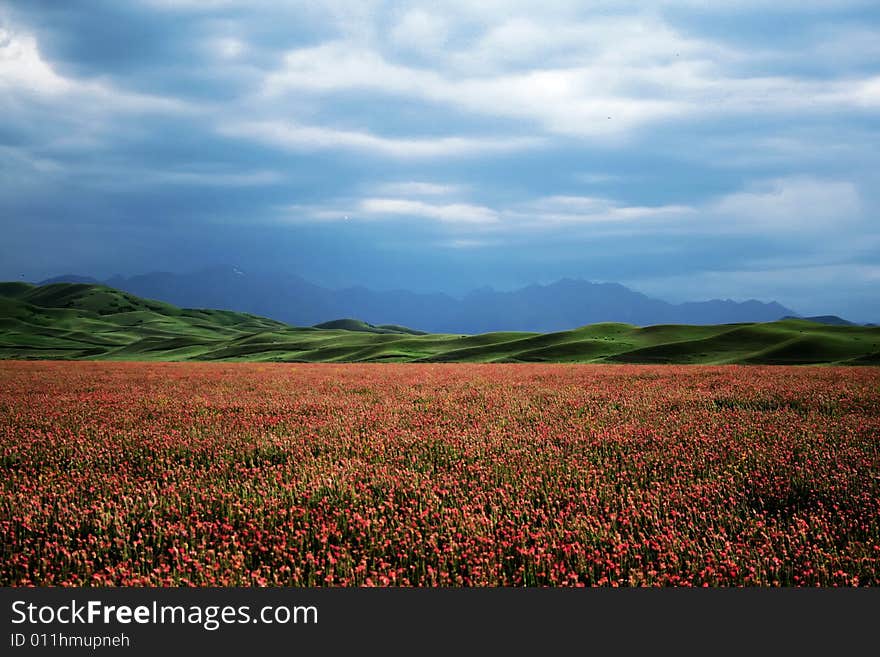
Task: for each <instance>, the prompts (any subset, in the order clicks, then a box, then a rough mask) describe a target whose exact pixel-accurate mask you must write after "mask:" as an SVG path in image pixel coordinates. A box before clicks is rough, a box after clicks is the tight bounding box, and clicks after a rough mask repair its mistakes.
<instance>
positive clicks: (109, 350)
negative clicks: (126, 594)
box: [0, 282, 880, 365]
mask: <svg viewBox="0 0 880 657" xmlns="http://www.w3.org/2000/svg"><path fill="white" fill-rule="evenodd" d="M0 358H5V359H32V358H41V359H45V358H60V359H103V360H249V361H285V362H325V361H330V362H390V361H397V362H567V363H586V362H590V363H692V364H721V363H743V364H759V363H760V364H789V365H791V364H828V363H836V364H852V365H880V328H869V327H860V326H832V325H827V324H819V323H815V322H809V321H805V320H802V319H790V320H784V321H777V322H769V323H732V324H718V325H700V326H691V325H681V324H657V325H652V326H648V327H637V326H633V325H631V324H626V323H620V322H605V323H595V324H588V325H584V326H580V327H577V328H573V329H569V330H565V331H554V332H543V333H542V332H530V331H497V332H490V333H480V334H460V333H451V334H450V333H433V334H428V333H423V332H421V331H416V330H413V329H408V328H406V327H403V326H395V325H378V326H377V325H372V324H369V323H367V322H363V321H361V320H352V319H346V320H333V321H331V322H325V323H324V324H322V325H318V326H307V327H298V326H291V325H288V324H284V323H283V322H278V321H275V320H271V319H267V318H265V317H259V316H256V315H252V314H248V313H237V312H232V311H227V310H213V309H193V308H179V307H177V306H173V305H171V304H167V303H163V302H160V301H155V300H150V299H142V298H139V297H136V296H134V295H132V294H129V293H126V292H123V291H120V290H116V289H113V288H110V287H107V286H105V285H93V284H87V283H52V284H49V285H45V286H35V285H31V284H26V283H19V282H12V283H0Z"/></svg>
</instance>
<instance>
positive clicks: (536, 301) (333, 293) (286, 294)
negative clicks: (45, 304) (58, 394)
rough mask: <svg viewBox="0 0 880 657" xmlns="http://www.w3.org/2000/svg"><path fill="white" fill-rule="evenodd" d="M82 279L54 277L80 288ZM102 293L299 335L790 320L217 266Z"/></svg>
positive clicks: (758, 307)
mask: <svg viewBox="0 0 880 657" xmlns="http://www.w3.org/2000/svg"><path fill="white" fill-rule="evenodd" d="M86 278H88V277H84V276H69V277H64V276H62V277H56V278H54V279H51V280H52V281H53V282H59V281H63V280H70V281H77V282H78V281H83V280H84V279H86ZM104 284H106V285H109V286H110V287H114V288H118V289H120V290H124V291H126V292H130V293H132V294H136V295H138V296H140V297H145V298H149V299H157V300H160V301H165V302H167V303H172V304H174V305H177V306H182V307H188V308H217V309H223V310H236V311H240V312H248V313H253V314H255V315H260V316H263V317H269V318H272V319H276V320H280V321H283V322H287V323H290V324H295V325H299V326H311V325H313V324H318V323H321V322H326V321H330V320H334V319H338V318H342V317H356V318H358V319H360V320H363V321H365V322H369V323H371V324H375V325H381V324H397V325H404V326H410V327H413V328H417V329H421V330H425V331H432V332H449V333H483V332H487V331H500V330H507V331H542V332H546V331H560V330H565V329H570V328H573V327H576V326H582V325H584V324H593V323H596V322H626V323H628V324H635V325H638V326H647V325H651V324H724V323H735V322H769V321H775V320H778V319H780V318H781V317H784V316H787V315H791V316H793V315H796V314H797V313H795V312H794V311H792V310H791V309H789V308H786V307H784V306H782V305H780V304H778V303H776V302H770V303H764V302H761V301H755V300H750V301H745V302H736V301H731V300H721V299H713V300H711V301H699V302H689V303H682V304H672V303H668V302H666V301H661V300H659V299H654V298H651V297H648V296H646V295H644V294H641V293H639V292H635V291H633V290H631V289H629V288H627V287H624V286H623V285H620V284H617V283H591V282H588V281H584V280H573V279H563V280H560V281H557V282H555V283H551V284H550V285H530V286H528V287H524V288H521V289H518V290H514V291H510V292H499V291H496V290H493V289H491V288H485V287H484V288H481V289H478V290H474V291H473V292H471V293H469V294H467V295H466V296H465V297H464V298H461V299H458V298H454V297H452V296H450V295H447V294H427V293H417V292H409V291H406V290H393V291H377V290H370V289H367V288H364V287H351V288H345V289H338V290H334V289H328V288H324V287H321V286H319V285H315V284H314V283H310V282H309V281H307V280H305V279H303V278H300V277H299V276H294V275H289V274H283V275H282V274H271V275H270V274H253V273H249V272H244V271H241V270H240V269H238V268H236V267H233V266H217V267H210V268H208V269H202V270H199V271H196V272H191V273H186V274H174V273H167V272H156V273H150V274H142V275H138V276H130V277H123V276H114V277H113V278H110V279H108V280H106V281H104Z"/></svg>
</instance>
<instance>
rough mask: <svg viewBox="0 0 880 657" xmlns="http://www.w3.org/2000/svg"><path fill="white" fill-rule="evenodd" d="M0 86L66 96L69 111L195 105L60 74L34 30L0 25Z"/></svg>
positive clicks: (28, 94)
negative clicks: (42, 49) (12, 29)
mask: <svg viewBox="0 0 880 657" xmlns="http://www.w3.org/2000/svg"><path fill="white" fill-rule="evenodd" d="M0 90H2V91H3V93H4V94H6V95H7V99H6V102H9V96H11V95H18V96H21V97H23V98H25V99H30V98H36V99H38V100H52V101H55V102H57V101H58V100H59V99H61V98H64V99H65V100H66V101H67V102H68V103H69V105H68V107H67V109H68V111H73V112H81V111H83V109H85V110H86V111H88V112H92V113H107V112H112V111H122V112H159V113H168V112H171V113H178V112H187V111H191V110H192V109H193V108H192V106H191V105H190V104H189V103H187V102H185V101H181V100H179V99H177V98H167V97H162V96H156V95H151V94H142V93H137V92H129V91H124V90H121V89H118V88H116V87H114V86H113V85H111V84H109V83H107V82H105V81H102V80H100V79H87V80H82V79H76V78H70V77H65V76H62V75H60V74H59V73H58V72H57V71H56V70H55V69H54V68H53V67H52V66H50V65H49V63H48V62H46V60H45V59H44V58H43V57H42V55H41V53H40V50H39V47H38V44H37V40H36V38H35V37H34V36H33V35H32V34H28V33H20V32H13V31H11V30H9V29H6V28H4V27H2V26H0Z"/></svg>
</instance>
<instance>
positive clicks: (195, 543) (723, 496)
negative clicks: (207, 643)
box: [0, 361, 880, 586]
mask: <svg viewBox="0 0 880 657" xmlns="http://www.w3.org/2000/svg"><path fill="white" fill-rule="evenodd" d="M0 472H2V480H0V482H2V483H0V486H2V492H0V584H2V585H6V586H8V585H13V586H22V585H145V586H153V585H193V586H207V585H220V586H233V585H236V586H241V585H243V586H250V585H270V586H271V585H294V586H300V585H302V586H305V585H309V586H325V585H330V586H360V585H393V586H437V585H440V586H496V585H503V586H536V585H537V586H545V585H549V586H579V585H587V586H593V585H601V586H645V585H647V586H654V585H660V586H665V585H686V586H704V585H709V586H718V585H724V586H727V585H746V586H751V585H760V586H779V585H783V586H790V585H809V586H813V585H827V586H831V585H842V586H854V585H859V586H862V585H877V584H878V583H880V369H878V368H842V367H827V368H786V367H739V366H719V367H710V366H705V367H704V366H608V365H606V366H601V365H599V366H592V365H517V364H510V365H508V364H456V365H443V364H373V365H342V364H340V365H336V364H256V363H130V362H129V363H111V362H102V363H97V362H18V361H4V362H0Z"/></svg>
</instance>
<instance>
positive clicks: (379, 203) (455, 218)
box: [358, 198, 498, 224]
mask: <svg viewBox="0 0 880 657" xmlns="http://www.w3.org/2000/svg"><path fill="white" fill-rule="evenodd" d="M358 210H359V211H360V212H363V213H366V214H368V215H375V216H380V217H391V216H404V217H419V218H425V219H434V220H436V221H440V222H443V223H453V224H461V223H464V224H485V223H495V222H496V221H498V213H497V212H496V211H495V210H492V209H491V208H487V207H485V206H482V205H471V204H468V203H446V204H435V203H426V202H424V201H413V200H408V199H397V198H367V199H364V200H362V201H361V202H360V203H359V204H358Z"/></svg>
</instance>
